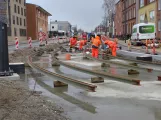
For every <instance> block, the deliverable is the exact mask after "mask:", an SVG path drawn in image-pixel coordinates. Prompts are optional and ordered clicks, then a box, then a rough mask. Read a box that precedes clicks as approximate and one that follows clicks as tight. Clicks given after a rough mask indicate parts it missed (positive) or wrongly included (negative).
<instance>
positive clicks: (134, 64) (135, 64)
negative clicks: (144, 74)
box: [129, 63, 138, 66]
mask: <svg viewBox="0 0 161 120" xmlns="http://www.w3.org/2000/svg"><path fill="white" fill-rule="evenodd" d="M129 65H133V66H138V64H137V63H129Z"/></svg>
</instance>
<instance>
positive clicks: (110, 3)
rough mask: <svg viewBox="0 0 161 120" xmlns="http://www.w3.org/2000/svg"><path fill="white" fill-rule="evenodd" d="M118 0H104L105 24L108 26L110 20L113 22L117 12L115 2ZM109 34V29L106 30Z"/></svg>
mask: <svg viewBox="0 0 161 120" xmlns="http://www.w3.org/2000/svg"><path fill="white" fill-rule="evenodd" d="M117 1H118V0H104V2H103V5H102V8H103V9H104V17H103V24H104V25H105V26H106V27H107V26H108V21H109V22H113V17H114V14H115V3H116V2H117ZM106 35H107V30H106Z"/></svg>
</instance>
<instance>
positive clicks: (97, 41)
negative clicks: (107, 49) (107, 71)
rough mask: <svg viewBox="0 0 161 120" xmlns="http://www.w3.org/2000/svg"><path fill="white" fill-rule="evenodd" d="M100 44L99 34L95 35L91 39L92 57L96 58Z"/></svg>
mask: <svg viewBox="0 0 161 120" xmlns="http://www.w3.org/2000/svg"><path fill="white" fill-rule="evenodd" d="M100 45H101V40H100V37H99V36H96V37H95V38H94V39H93V40H92V57H94V58H98V53H99V46H100Z"/></svg>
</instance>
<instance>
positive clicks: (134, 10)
mask: <svg viewBox="0 0 161 120" xmlns="http://www.w3.org/2000/svg"><path fill="white" fill-rule="evenodd" d="M134 17H136V9H135V8H134Z"/></svg>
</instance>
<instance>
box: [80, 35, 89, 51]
mask: <svg viewBox="0 0 161 120" xmlns="http://www.w3.org/2000/svg"><path fill="white" fill-rule="evenodd" d="M86 44H87V40H86V39H85V38H83V40H80V43H79V50H80V51H82V50H83V46H85V45H86Z"/></svg>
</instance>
